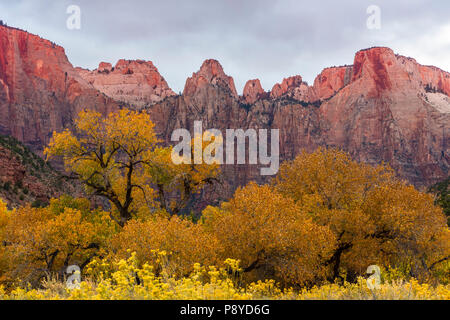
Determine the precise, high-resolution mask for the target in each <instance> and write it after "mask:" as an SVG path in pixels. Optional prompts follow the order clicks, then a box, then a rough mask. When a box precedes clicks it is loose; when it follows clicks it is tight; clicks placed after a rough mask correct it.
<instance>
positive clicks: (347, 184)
mask: <svg viewBox="0 0 450 320" xmlns="http://www.w3.org/2000/svg"><path fill="white" fill-rule="evenodd" d="M273 185H274V187H275V188H276V190H278V192H280V193H281V194H283V195H284V196H286V197H289V198H291V199H293V200H294V201H295V203H296V204H298V205H299V206H300V207H301V210H303V211H304V212H307V213H308V214H309V216H311V217H312V219H313V221H314V222H315V223H317V224H319V225H322V226H326V227H328V228H329V229H330V230H331V231H332V232H333V233H334V235H335V237H336V241H337V244H336V248H335V250H334V252H333V254H332V256H331V258H330V259H329V260H328V261H327V264H328V265H329V267H330V268H331V270H332V273H331V275H332V276H331V278H330V280H334V279H335V278H337V277H340V276H341V275H342V274H343V273H346V274H347V278H348V279H352V278H354V277H355V276H356V275H358V274H364V273H365V270H366V269H367V267H368V266H369V265H371V264H378V265H385V266H388V265H392V266H394V265H397V266H398V265H402V264H403V265H408V266H409V267H410V268H411V273H413V275H414V276H419V275H420V274H426V273H428V272H429V271H430V269H432V268H434V267H435V266H436V265H437V264H438V263H439V262H441V261H445V260H446V259H448V256H449V254H450V243H449V240H448V239H449V230H448V228H447V226H446V219H445V216H444V214H443V213H442V210H441V208H439V207H437V206H435V205H434V204H433V198H432V196H430V195H428V194H425V193H421V192H419V191H417V190H416V189H415V188H414V187H413V186H410V185H407V184H405V183H404V182H402V181H399V180H398V179H397V178H396V177H395V175H394V173H393V171H392V170H391V169H390V168H388V167H386V166H384V165H380V166H376V167H373V166H371V165H368V164H363V163H357V162H355V161H352V160H351V159H350V157H349V155H347V154H346V153H344V152H342V151H339V150H336V149H329V150H327V149H319V150H317V151H316V152H314V153H312V154H308V153H301V154H300V155H299V156H297V158H295V159H294V160H293V161H288V162H285V163H284V164H283V165H282V166H281V168H280V171H279V174H278V176H277V177H276V179H274V182H273Z"/></svg>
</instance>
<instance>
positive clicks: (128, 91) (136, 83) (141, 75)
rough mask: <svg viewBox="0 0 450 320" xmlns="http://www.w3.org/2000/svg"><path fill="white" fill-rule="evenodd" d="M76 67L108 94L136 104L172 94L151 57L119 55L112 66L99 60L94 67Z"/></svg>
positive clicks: (136, 105) (152, 101) (156, 100)
mask: <svg viewBox="0 0 450 320" xmlns="http://www.w3.org/2000/svg"><path fill="white" fill-rule="evenodd" d="M77 70H78V72H79V74H80V76H81V77H82V78H83V79H85V80H86V81H87V82H88V83H89V84H91V85H92V86H93V87H94V88H96V89H97V90H99V91H101V92H103V93H104V94H105V95H107V96H108V97H111V98H113V99H115V100H118V101H123V102H126V103H128V104H130V105H133V106H135V107H137V108H142V107H144V106H146V105H149V104H153V103H155V102H159V101H161V100H163V99H164V98H166V97H170V96H175V95H176V94H175V92H173V91H172V89H170V88H169V86H168V85H167V82H166V80H164V78H163V77H162V76H161V75H160V74H159V72H158V69H157V68H156V67H155V66H154V65H153V63H152V62H151V61H144V60H124V59H121V60H119V61H118V62H117V63H116V65H115V66H114V67H112V65H111V64H110V63H106V62H101V63H100V64H99V67H98V68H97V69H96V70H94V71H89V70H83V69H77Z"/></svg>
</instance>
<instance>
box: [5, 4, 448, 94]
mask: <svg viewBox="0 0 450 320" xmlns="http://www.w3.org/2000/svg"><path fill="white" fill-rule="evenodd" d="M70 4H76V5H79V6H80V8H81V12H82V25H81V30H68V29H67V28H66V19H67V17H68V15H67V14H66V8H67V6H68V5H70ZM372 4H375V5H378V6H380V8H381V19H382V20H381V22H382V25H381V29H380V30H369V29H367V28H366V19H367V18H368V14H367V13H366V9H367V7H368V6H369V5H372ZM449 13H450V2H449V1H446V0H440V1H426V0H400V1H395V3H393V1H386V0H367V1H366V0H360V1H348V0H344V1H333V0H325V1H315V2H314V1H303V0H280V1H274V0H252V1H250V0H240V1H239V0H221V1H215V0H184V1H183V0H178V1H174V0H165V1H148V0H147V1H139V0H135V1H132V0H129V1H111V0H110V1H106V0H99V1H92V0H72V1H66V0H61V1H50V0H43V1H39V3H38V2H37V1H33V0H22V1H20V0H19V1H16V2H14V3H11V1H9V0H8V1H6V0H0V19H3V20H4V21H5V22H6V23H8V25H12V26H15V27H18V28H22V29H25V30H27V31H30V32H32V33H35V34H39V35H40V36H42V37H44V38H47V39H49V40H52V41H54V42H56V43H58V44H60V45H62V46H63V47H64V48H65V49H66V53H67V55H68V57H69V60H70V61H71V62H72V63H73V64H74V65H75V66H82V67H86V68H90V69H94V68H96V66H97V65H98V63H99V62H100V61H108V62H111V63H113V64H114V63H115V62H116V61H117V60H118V59H120V58H126V59H137V58H140V59H146V60H152V61H153V62H154V64H155V65H156V66H157V67H158V69H159V70H160V72H161V74H162V75H163V76H164V77H165V78H166V80H167V81H168V83H169V85H170V86H171V87H172V88H173V89H174V90H175V91H182V90H183V87H184V82H185V80H186V78H187V77H188V76H190V75H191V74H192V72H194V71H197V70H198V68H199V67H200V65H201V63H202V62H203V60H205V59H207V58H215V59H217V60H219V61H220V62H221V64H222V65H223V67H224V69H225V72H226V73H227V74H229V75H231V76H233V78H234V79H235V82H236V86H237V89H238V91H241V90H242V88H243V86H244V84H245V82H246V81H247V80H248V79H253V78H259V79H261V82H262V85H263V87H264V88H265V89H266V90H270V89H271V87H272V86H273V84H274V83H276V82H280V81H281V80H282V79H283V78H284V77H287V76H290V75H295V74H300V75H301V76H303V78H304V79H305V80H306V81H308V82H312V81H313V80H314V78H315V76H316V75H317V74H318V73H319V72H320V71H321V70H322V69H323V68H325V67H328V66H332V65H342V64H351V63H352V62H353V56H354V53H355V52H356V51H357V50H359V49H362V48H367V47H371V46H377V45H380V46H389V47H391V48H392V49H393V50H394V51H396V52H397V53H400V54H403V55H407V56H411V57H414V58H416V59H417V60H418V61H419V62H420V63H423V64H433V65H436V66H438V67H441V68H443V69H445V70H450V54H449V53H450V21H449V20H448V15H449Z"/></svg>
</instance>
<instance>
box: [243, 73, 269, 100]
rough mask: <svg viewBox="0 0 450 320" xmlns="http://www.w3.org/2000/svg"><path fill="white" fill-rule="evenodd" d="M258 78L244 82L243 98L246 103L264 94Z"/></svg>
mask: <svg viewBox="0 0 450 320" xmlns="http://www.w3.org/2000/svg"><path fill="white" fill-rule="evenodd" d="M265 93H266V92H265V91H264V89H263V88H262V86H261V82H260V81H259V79H255V80H249V81H247V83H246V84H245V87H244V93H243V98H244V101H245V102H246V103H249V104H252V103H255V102H256V101H257V100H259V99H260V98H261V97H262V96H264V95H265Z"/></svg>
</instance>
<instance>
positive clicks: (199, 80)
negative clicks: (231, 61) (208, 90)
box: [183, 59, 238, 98]
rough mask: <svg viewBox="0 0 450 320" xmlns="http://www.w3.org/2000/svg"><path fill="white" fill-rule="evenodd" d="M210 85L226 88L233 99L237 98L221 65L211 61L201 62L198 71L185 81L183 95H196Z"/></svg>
mask: <svg viewBox="0 0 450 320" xmlns="http://www.w3.org/2000/svg"><path fill="white" fill-rule="evenodd" d="M210 85H213V86H219V87H222V88H226V89H228V90H229V91H230V94H231V95H232V96H233V97H236V98H237V97H238V95H237V91H236V87H235V85H234V80H233V78H232V77H230V76H228V75H226V74H225V72H224V71H223V68H222V66H221V64H220V63H219V62H218V61H217V60H213V59H209V60H206V61H205V62H203V64H202V66H201V67H200V70H199V71H198V72H196V73H193V74H192V77H190V78H188V79H187V80H186V85H185V86H184V91H183V95H184V96H193V95H196V94H197V93H198V92H200V91H202V90H203V89H204V88H205V87H208V86H210Z"/></svg>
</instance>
